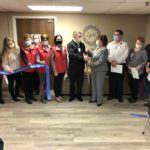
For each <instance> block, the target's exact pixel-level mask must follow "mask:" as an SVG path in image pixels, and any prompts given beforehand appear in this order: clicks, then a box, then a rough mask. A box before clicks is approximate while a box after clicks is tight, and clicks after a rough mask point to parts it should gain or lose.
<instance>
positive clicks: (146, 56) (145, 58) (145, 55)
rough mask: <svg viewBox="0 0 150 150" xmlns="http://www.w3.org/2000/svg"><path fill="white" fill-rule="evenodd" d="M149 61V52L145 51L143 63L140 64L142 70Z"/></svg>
mask: <svg viewBox="0 0 150 150" xmlns="http://www.w3.org/2000/svg"><path fill="white" fill-rule="evenodd" d="M147 61H148V55H147V52H146V51H145V50H143V63H141V64H140V66H141V68H144V67H145V66H146V63H147Z"/></svg>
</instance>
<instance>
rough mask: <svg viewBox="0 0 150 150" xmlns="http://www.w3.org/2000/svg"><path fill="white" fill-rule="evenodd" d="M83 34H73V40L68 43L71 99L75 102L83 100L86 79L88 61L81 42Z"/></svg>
mask: <svg viewBox="0 0 150 150" xmlns="http://www.w3.org/2000/svg"><path fill="white" fill-rule="evenodd" d="M80 38H81V33H80V32H76V31H74V32H73V40H72V41H71V42H69V43H68V45H67V50H68V54H69V72H68V73H69V78H70V99H69V101H73V100H74V99H75V97H76V98H77V99H78V100H80V101H83V99H82V86H83V79H84V65H85V61H86V59H87V56H85V55H84V53H85V45H84V44H83V43H82V42H81V39H80Z"/></svg>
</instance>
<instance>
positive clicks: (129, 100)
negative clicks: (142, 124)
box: [128, 97, 137, 103]
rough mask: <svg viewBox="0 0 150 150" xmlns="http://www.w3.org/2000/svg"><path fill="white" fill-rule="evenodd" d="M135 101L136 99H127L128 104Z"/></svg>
mask: <svg viewBox="0 0 150 150" xmlns="http://www.w3.org/2000/svg"><path fill="white" fill-rule="evenodd" d="M136 101H137V99H134V98H132V97H130V98H128V102H129V103H135V102H136Z"/></svg>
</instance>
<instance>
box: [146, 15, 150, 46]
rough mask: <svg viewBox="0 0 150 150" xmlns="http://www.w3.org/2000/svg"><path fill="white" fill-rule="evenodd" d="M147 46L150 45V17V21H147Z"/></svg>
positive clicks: (149, 17) (149, 18) (149, 19)
mask: <svg viewBox="0 0 150 150" xmlns="http://www.w3.org/2000/svg"><path fill="white" fill-rule="evenodd" d="M146 44H150V16H148V19H147V28H146Z"/></svg>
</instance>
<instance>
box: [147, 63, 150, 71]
mask: <svg viewBox="0 0 150 150" xmlns="http://www.w3.org/2000/svg"><path fill="white" fill-rule="evenodd" d="M146 72H147V73H149V72H150V63H149V62H148V63H147V65H146Z"/></svg>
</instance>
